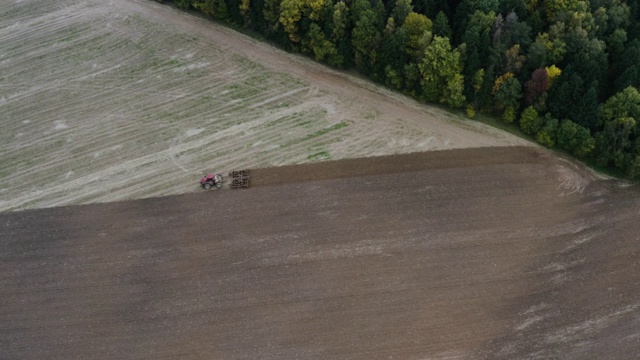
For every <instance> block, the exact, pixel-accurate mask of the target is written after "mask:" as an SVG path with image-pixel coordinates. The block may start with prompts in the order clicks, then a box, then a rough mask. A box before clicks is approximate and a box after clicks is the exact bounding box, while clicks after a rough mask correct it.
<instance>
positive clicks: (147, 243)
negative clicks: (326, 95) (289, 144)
mask: <svg viewBox="0 0 640 360" xmlns="http://www.w3.org/2000/svg"><path fill="white" fill-rule="evenodd" d="M508 150H509V151H505V149H504V148H484V149H468V150H447V151H436V152H429V153H422V154H410V155H396V156H388V157H381V158H369V159H360V160H343V161H335V162H326V163H318V164H311V165H302V166H289V167H282V168H270V169H262V170H257V171H255V172H254V179H255V181H254V184H255V186H254V187H252V188H250V189H244V190H226V191H210V192H207V193H200V194H186V195H180V196H168V197H160V198H153V199H143V200H135V201H127V202H115V203H109V204H94V205H83V206H70V207H63V208H54V209H40V210H27V211H20V212H11V213H5V214H2V215H0V224H2V230H1V231H2V233H1V236H0V294H1V296H0V357H1V358H3V359H43V358H46V359H509V360H511V359H635V358H637V356H638V355H639V354H640V301H639V300H640V277H639V276H638V273H639V271H640V252H639V251H638V250H639V241H640V240H639V238H638V234H639V233H640V225H639V223H638V221H637V219H638V216H639V214H638V212H639V211H638V209H640V196H639V195H640V194H639V191H638V189H637V188H634V187H627V188H621V187H619V186H616V185H615V184H613V183H607V182H601V181H596V180H593V178H592V177H591V176H590V175H589V174H588V173H585V172H584V171H583V170H582V169H580V168H579V167H577V166H574V165H572V164H570V163H568V162H566V161H563V160H559V159H557V158H554V157H552V156H550V155H549V154H547V153H546V152H543V151H541V150H536V149H534V148H530V147H512V148H509V149H508ZM328 174H330V175H328Z"/></svg>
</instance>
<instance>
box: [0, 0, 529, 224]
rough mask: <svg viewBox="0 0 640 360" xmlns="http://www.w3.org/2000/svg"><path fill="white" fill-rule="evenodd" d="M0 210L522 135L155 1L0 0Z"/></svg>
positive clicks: (169, 189) (163, 190)
mask: <svg viewBox="0 0 640 360" xmlns="http://www.w3.org/2000/svg"><path fill="white" fill-rule="evenodd" d="M0 128H1V129H2V132H0V145H1V146H2V151H1V152H0V211H2V210H16V209H26V208H40V207H51V206H60V205H66V204H78V203H91V202H106V201H116V200H124V199H133V198H141V197H152V196H161V195H169V194H181V193H187V192H193V191H197V189H198V188H197V185H198V183H197V182H198V179H199V178H200V176H201V175H202V174H203V173H206V172H208V171H212V170H214V171H217V172H222V173H227V172H228V171H230V170H235V169H239V168H257V167H269V166H275V165H285V164H297V163H305V162H313V161H320V160H330V159H342V158H354V157H363V156H373V155H386V154H398V153H407V152H416V151H426V150H434V149H447V148H466V147H482V146H504V145H514V144H523V143H524V142H523V141H521V140H519V139H517V138H515V137H512V136H510V135H508V134H505V133H503V132H501V131H499V130H496V129H492V128H489V127H486V126H483V125H481V124H478V123H475V122H471V121H468V120H466V119H459V118H456V117H453V116H451V115H449V114H447V113H445V112H443V111H440V110H438V109H435V108H430V107H427V106H424V105H421V104H418V103H416V102H413V101H411V100H409V99H407V98H405V97H403V96H399V95H398V94H394V93H392V92H389V91H386V90H383V89H380V88H378V87H376V86H374V85H371V84H369V83H368V82H365V81H361V80H359V79H357V78H355V77H352V76H348V75H345V74H342V73H338V72H335V71H331V70H329V69H327V68H325V67H322V66H320V65H317V64H314V63H313V62H312V61H310V60H308V59H305V58H302V57H299V56H294V55H291V54H287V53H285V52H282V51H279V50H276V49H275V48H273V47H271V46H268V45H265V44H261V43H259V42H258V41H256V40H253V39H251V38H249V37H246V36H243V35H240V34H238V33H236V32H234V31H232V30H229V29H226V28H224V27H221V26H219V25H216V24H213V23H211V22H208V21H205V20H202V19H199V18H196V17H193V16H189V15H186V14H184V13H182V12H180V11H177V10H174V9H171V8H169V7H167V6H163V5H160V4H157V3H155V2H153V1H145V0H139V1H125V0H113V1H98V0H84V1H80V0H46V1H45V0H31V1H13V0H12V1H4V2H1V3H0Z"/></svg>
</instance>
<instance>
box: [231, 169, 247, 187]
mask: <svg viewBox="0 0 640 360" xmlns="http://www.w3.org/2000/svg"><path fill="white" fill-rule="evenodd" d="M229 177H230V178H231V183H230V184H229V187H230V188H231V189H242V188H248V187H249V186H250V185H251V172H250V171H249V170H237V171H232V172H230V173H229Z"/></svg>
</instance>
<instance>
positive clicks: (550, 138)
mask: <svg viewBox="0 0 640 360" xmlns="http://www.w3.org/2000/svg"><path fill="white" fill-rule="evenodd" d="M157 1H160V2H163V1H162V0H157ZM173 2H174V3H175V5H176V6H178V7H179V8H182V9H190V10H196V11H200V12H202V13H203V14H205V15H207V16H210V17H212V18H215V19H217V20H219V21H223V22H229V23H232V24H235V25H236V26H242V27H245V28H247V29H249V30H251V31H254V32H257V33H260V34H262V35H263V36H265V37H266V38H268V39H270V40H271V41H274V42H275V43H277V44H279V45H280V46H282V47H283V48H285V49H287V50H290V51H296V52H302V53H305V54H308V55H309V56H311V57H313V58H315V60H317V61H320V62H323V63H326V64H328V65H330V66H333V67H335V68H341V69H350V68H355V69H357V71H358V72H360V73H361V74H363V75H365V76H367V77H369V78H371V79H372V80H374V81H376V82H378V83H382V84H384V85H386V86H388V87H390V88H393V89H396V90H398V91H400V92H402V93H404V94H407V95H409V96H412V97H414V98H416V99H419V100H421V101H424V102H431V103H440V104H443V105H446V106H449V107H452V108H462V109H464V110H465V111H466V114H467V116H468V117H470V118H473V117H474V116H475V115H476V114H477V113H484V114H489V115H494V116H497V117H499V118H500V119H502V120H503V121H504V122H506V123H513V122H515V123H517V124H518V126H520V128H521V129H522V131H523V132H524V133H526V134H529V135H531V136H533V137H534V138H535V140H536V141H538V142H539V143H541V144H543V145H544V146H547V147H550V148H553V147H559V148H562V149H564V150H566V151H568V152H570V153H572V154H573V155H574V156H576V157H578V158H584V159H590V160H593V161H595V162H597V164H599V165H600V166H603V167H607V168H611V169H615V170H616V171H617V172H618V173H620V174H623V175H625V176H627V177H629V178H634V179H639V178H640V127H639V126H638V121H640V92H639V91H638V89H639V88H640V9H639V5H638V1H637V0H591V1H583V0H524V1H523V0H461V1H460V0H415V1H413V2H412V0H175V1H173Z"/></svg>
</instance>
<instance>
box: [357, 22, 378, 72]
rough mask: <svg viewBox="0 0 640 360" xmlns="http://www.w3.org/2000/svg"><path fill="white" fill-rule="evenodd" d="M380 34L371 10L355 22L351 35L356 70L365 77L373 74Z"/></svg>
mask: <svg viewBox="0 0 640 360" xmlns="http://www.w3.org/2000/svg"><path fill="white" fill-rule="evenodd" d="M381 40H382V34H381V33H380V32H379V31H378V19H377V17H376V13H375V12H374V11H373V10H365V11H364V12H362V13H361V16H360V19H359V20H358V21H356V24H355V26H354V28H353V32H352V34H351V43H352V44H353V48H354V50H355V60H356V65H357V66H358V69H359V70H360V71H362V72H363V73H364V74H365V75H371V74H373V67H374V64H375V62H376V58H377V54H378V46H379V45H380V41H381Z"/></svg>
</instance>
